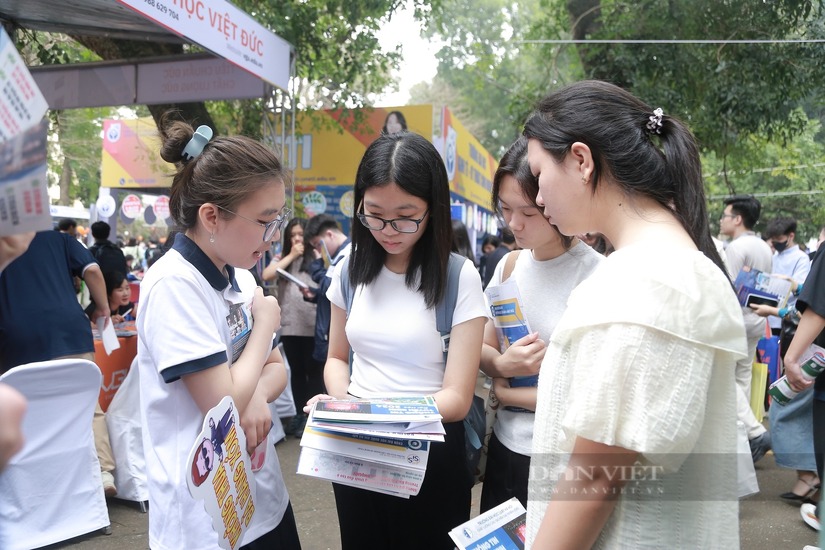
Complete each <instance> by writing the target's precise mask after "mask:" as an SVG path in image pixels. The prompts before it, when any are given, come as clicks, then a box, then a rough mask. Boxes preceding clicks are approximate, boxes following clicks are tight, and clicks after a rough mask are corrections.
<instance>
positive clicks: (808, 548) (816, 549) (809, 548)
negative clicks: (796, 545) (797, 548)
mask: <svg viewBox="0 0 825 550" xmlns="http://www.w3.org/2000/svg"><path fill="white" fill-rule="evenodd" d="M802 550H822V549H821V548H820V547H819V546H811V545H810V544H806V545H805V546H804V547H803V548H802Z"/></svg>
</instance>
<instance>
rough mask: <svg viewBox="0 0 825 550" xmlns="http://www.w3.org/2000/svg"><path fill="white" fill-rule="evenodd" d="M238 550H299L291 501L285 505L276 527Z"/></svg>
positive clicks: (299, 542)
mask: <svg viewBox="0 0 825 550" xmlns="http://www.w3.org/2000/svg"><path fill="white" fill-rule="evenodd" d="M240 550H301V541H300V540H299V539H298V527H297V525H295V514H293V513H292V503H291V502H290V503H288V504H287V505H286V511H285V512H284V517H283V519H281V523H279V524H278V527H276V528H275V529H273V530H272V531H270V532H269V533H266V534H265V535H263V536H260V537H258V538H257V539H255V540H253V541H252V542H250V543H249V544H244V545H243V546H241V548H240Z"/></svg>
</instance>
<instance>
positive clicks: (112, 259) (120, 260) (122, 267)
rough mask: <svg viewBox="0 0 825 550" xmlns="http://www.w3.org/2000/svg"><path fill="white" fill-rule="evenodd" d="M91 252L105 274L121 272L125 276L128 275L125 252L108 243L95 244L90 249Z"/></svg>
mask: <svg viewBox="0 0 825 550" xmlns="http://www.w3.org/2000/svg"><path fill="white" fill-rule="evenodd" d="M89 252H91V253H92V255H93V256H94V257H95V260H97V263H98V265H99V266H100V270H101V271H102V272H103V273H109V272H110V271H120V272H121V273H123V275H124V276H125V275H126V273H127V270H126V257H125V256H124V255H123V251H121V250H120V249H119V248H118V247H116V246H115V245H114V244H112V243H110V242H108V241H107V242H105V243H101V244H93V245H92V246H90V247H89Z"/></svg>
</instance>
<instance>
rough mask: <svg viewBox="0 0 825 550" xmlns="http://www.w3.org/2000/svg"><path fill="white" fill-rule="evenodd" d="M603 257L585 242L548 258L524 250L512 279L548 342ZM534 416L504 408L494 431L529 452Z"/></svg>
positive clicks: (500, 272)
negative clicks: (569, 303)
mask: <svg viewBox="0 0 825 550" xmlns="http://www.w3.org/2000/svg"><path fill="white" fill-rule="evenodd" d="M511 254H513V252H511ZM506 258H507V256H505V257H504V258H502V260H501V261H500V262H499V263H498V266H497V267H496V270H495V272H494V273H493V278H492V279H490V285H489V286H488V288H490V287H493V286H495V285H497V284H499V283H500V282H501V277H502V275H503V274H504V264H505V263H506ZM603 259H604V256H602V255H601V254H599V253H598V252H596V251H595V250H593V249H592V248H591V247H589V246H587V245H586V244H585V243H583V242H579V243H578V244H576V246H574V247H573V248H571V249H570V250H568V251H567V252H565V253H564V254H562V255H561V256H558V257H556V258H553V259H550V260H544V261H537V260H536V259H534V258H533V254H532V252H531V251H530V250H522V251H521V252H520V253H519V256H518V259H517V260H516V265H515V266H514V267H513V272H512V273H511V274H510V279H508V280H515V282H516V284H517V285H518V289H519V295H521V299H522V302H524V317H525V318H526V319H527V323H528V324H529V325H530V330H532V331H535V332H538V333H539V338H541V339H542V340H544V341H545V342H546V341H547V340H549V339H550V335H551V334H552V333H553V330H554V329H555V328H556V323H558V321H559V319H561V316H562V314H563V313H564V310H565V309H567V298H568V296H570V292H572V291H573V289H574V288H576V286H578V284H579V283H580V282H582V281H583V280H585V279H586V278H587V277H589V276H590V274H591V273H592V272H593V270H594V269H596V267H597V266H598V265H599V263H600V262H601V261H602V260H603ZM548 367H552V365H548ZM534 418H535V414H534V413H532V412H530V411H525V412H516V411H510V410H506V409H505V408H503V407H502V408H500V409H499V410H498V414H497V415H496V424H495V426H494V427H493V431H495V434H496V437H497V438H498V440H499V441H501V442H502V443H503V444H504V446H505V447H507V448H508V449H510V450H511V451H514V452H517V453H519V454H523V455H529V454H530V452H531V450H532V447H533V420H534Z"/></svg>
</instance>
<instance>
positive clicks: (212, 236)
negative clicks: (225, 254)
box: [209, 233, 215, 243]
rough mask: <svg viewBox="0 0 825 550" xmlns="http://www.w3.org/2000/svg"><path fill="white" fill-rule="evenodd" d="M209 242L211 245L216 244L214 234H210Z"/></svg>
mask: <svg viewBox="0 0 825 550" xmlns="http://www.w3.org/2000/svg"><path fill="white" fill-rule="evenodd" d="M209 242H210V243H214V242H215V234H214V233H210V234H209Z"/></svg>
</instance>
